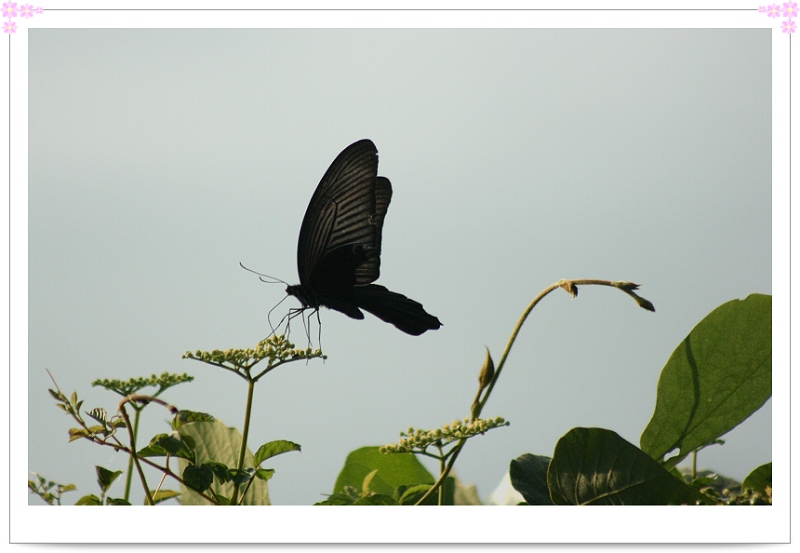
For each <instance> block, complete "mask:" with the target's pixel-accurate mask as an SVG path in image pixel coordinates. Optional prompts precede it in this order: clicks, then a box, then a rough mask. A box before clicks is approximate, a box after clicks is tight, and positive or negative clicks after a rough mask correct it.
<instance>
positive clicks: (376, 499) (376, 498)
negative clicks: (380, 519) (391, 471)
mask: <svg viewBox="0 0 800 553" xmlns="http://www.w3.org/2000/svg"><path fill="white" fill-rule="evenodd" d="M353 505H397V501H395V500H394V498H392V497H391V496H388V495H383V494H380V493H376V494H372V495H368V496H366V497H362V498H360V499H359V500H358V501H356V502H355V503H353Z"/></svg>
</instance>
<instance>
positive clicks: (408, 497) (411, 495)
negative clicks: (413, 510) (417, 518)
mask: <svg viewBox="0 0 800 553" xmlns="http://www.w3.org/2000/svg"><path fill="white" fill-rule="evenodd" d="M431 486H432V484H419V485H417V486H411V487H410V488H408V489H405V490H404V491H402V493H401V494H400V499H399V500H398V503H400V505H414V504H416V503H417V501H419V500H420V498H421V497H422V496H423V495H425V494H426V493H427V492H428V490H429V489H431ZM398 490H403V487H402V486H401V487H400V488H398Z"/></svg>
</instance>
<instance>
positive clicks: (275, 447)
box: [253, 440, 300, 467]
mask: <svg viewBox="0 0 800 553" xmlns="http://www.w3.org/2000/svg"><path fill="white" fill-rule="evenodd" d="M289 451H300V444H296V443H294V442H290V441H289V440H275V441H272V442H267V443H265V444H264V445H262V446H261V447H259V448H258V451H256V453H255V455H253V463H254V465H255V466H256V467H257V466H259V465H260V464H261V463H263V462H264V461H266V460H267V459H269V458H270V457H275V456H276V455H280V454H281V453H287V452H289Z"/></svg>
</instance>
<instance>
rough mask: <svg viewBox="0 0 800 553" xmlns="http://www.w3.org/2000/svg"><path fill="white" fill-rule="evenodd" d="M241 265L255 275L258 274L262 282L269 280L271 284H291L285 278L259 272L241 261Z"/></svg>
mask: <svg viewBox="0 0 800 553" xmlns="http://www.w3.org/2000/svg"><path fill="white" fill-rule="evenodd" d="M239 267H241V268H242V269H244V270H245V271H250V272H251V273H253V274H254V275H258V279H259V280H260V281H261V282H268V283H269V284H285V285H286V286H289V283H288V282H286V281H284V280H281V279H279V278H278V277H274V276H271V275H265V274H263V273H259V272H258V271H254V270H253V269H250V268H248V267H245V266H244V264H243V263H242V262H241V261H240V262H239Z"/></svg>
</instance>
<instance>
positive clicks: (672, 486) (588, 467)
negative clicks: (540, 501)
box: [547, 428, 708, 505]
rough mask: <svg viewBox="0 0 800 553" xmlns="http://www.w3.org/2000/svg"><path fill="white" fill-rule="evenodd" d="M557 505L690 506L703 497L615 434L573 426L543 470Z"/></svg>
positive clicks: (608, 431) (551, 495)
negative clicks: (545, 471)
mask: <svg viewBox="0 0 800 553" xmlns="http://www.w3.org/2000/svg"><path fill="white" fill-rule="evenodd" d="M547 485H548V488H549V489H550V498H551V499H552V501H553V503H554V504H556V505H683V504H686V505H694V504H695V503H696V502H697V501H700V502H701V503H707V502H708V500H707V498H706V497H705V496H703V495H702V494H701V493H699V492H698V491H697V490H695V489H694V488H692V487H691V486H689V485H687V484H686V483H684V482H683V481H682V480H678V479H677V478H675V477H674V476H672V475H671V474H670V473H669V472H668V471H667V470H665V469H664V468H663V467H662V466H661V465H660V464H658V463H657V462H656V461H654V460H653V459H652V458H651V457H650V456H648V455H647V454H646V453H644V452H642V451H641V450H639V449H638V448H637V447H636V446H634V445H633V444H631V443H630V442H628V441H626V440H624V439H623V438H621V437H620V436H619V435H618V434H617V433H616V432H612V431H611V430H605V429H602V428H573V429H572V430H570V431H569V432H568V433H567V434H566V435H565V436H564V437H563V438H561V439H560V440H559V441H558V443H557V444H556V449H555V453H554V454H553V459H552V460H551V461H550V465H549V467H548V469H547Z"/></svg>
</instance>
